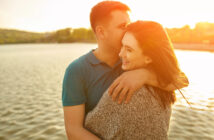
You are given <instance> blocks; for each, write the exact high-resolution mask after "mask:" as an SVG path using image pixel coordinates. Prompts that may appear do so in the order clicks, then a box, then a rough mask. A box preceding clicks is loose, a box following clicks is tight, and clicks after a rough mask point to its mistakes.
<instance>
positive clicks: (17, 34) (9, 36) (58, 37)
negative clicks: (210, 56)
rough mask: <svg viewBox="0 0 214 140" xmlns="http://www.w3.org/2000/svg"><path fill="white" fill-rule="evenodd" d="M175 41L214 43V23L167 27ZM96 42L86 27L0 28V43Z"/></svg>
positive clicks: (91, 32)
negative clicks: (46, 30)
mask: <svg viewBox="0 0 214 140" xmlns="http://www.w3.org/2000/svg"><path fill="white" fill-rule="evenodd" d="M166 30H167V32H168V34H169V37H170V38H171V40H172V42H173V43H205V44H214V23H207V22H200V23H197V24H196V26H195V28H194V29H191V28H190V27H189V26H188V25H186V26H183V27H182V28H166ZM66 42H70V43H72V42H92V43H94V42H96V39H95V36H94V33H93V31H92V30H91V29H86V28H76V29H73V28H65V29H61V30H57V31H55V32H49V33H33V32H26V31H18V30H8V29H0V44H9V43H66Z"/></svg>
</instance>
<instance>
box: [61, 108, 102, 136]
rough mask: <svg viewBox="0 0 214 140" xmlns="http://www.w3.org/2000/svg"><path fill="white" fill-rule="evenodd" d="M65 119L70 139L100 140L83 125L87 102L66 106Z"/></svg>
mask: <svg viewBox="0 0 214 140" xmlns="http://www.w3.org/2000/svg"><path fill="white" fill-rule="evenodd" d="M63 110H64V121H65V129H66V134H67V137H68V140H76V139H78V140H86V139H87V140H100V139H99V138H98V137H97V136H95V135H94V134H92V133H91V132H89V131H88V130H87V129H85V128H84V127H83V122H84V115H85V104H81V105H75V106H65V107H63Z"/></svg>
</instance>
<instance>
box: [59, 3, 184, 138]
mask: <svg viewBox="0 0 214 140" xmlns="http://www.w3.org/2000/svg"><path fill="white" fill-rule="evenodd" d="M129 10H130V9H129V7H128V6H127V5H125V4H123V3H121V2H117V1H103V2H100V3H98V4H97V5H95V6H94V7H93V8H92V9H91V13H90V23H91V27H92V29H93V31H94V34H95V36H96V39H97V44H98V48H97V49H95V50H91V51H90V52H88V53H87V54H85V55H83V56H81V57H79V58H78V59H76V60H75V61H73V62H72V63H71V64H69V66H68V67H67V69H66V71H65V76H64V80H63V91H62V102H63V110H64V121H65V129H66V134H67V137H68V139H69V140H98V139H104V140H143V139H146V140H147V139H154V140H156V139H160V140H165V139H167V132H168V128H169V122H170V116H171V105H172V104H173V103H174V102H175V100H176V96H175V92H174V91H175V90H176V89H181V88H183V87H185V86H187V85H188V79H187V77H186V76H185V74H184V73H183V72H182V71H181V70H180V68H179V65H178V62H177V58H176V56H175V53H174V50H173V46H172V44H171V41H170V39H169V37H168V35H167V33H166V31H165V30H164V28H163V27H162V26H161V25H160V24H159V23H157V22H153V21H136V22H134V23H130V19H129V15H128V13H127V12H128V11H129Z"/></svg>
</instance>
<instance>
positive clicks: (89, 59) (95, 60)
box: [88, 49, 122, 67]
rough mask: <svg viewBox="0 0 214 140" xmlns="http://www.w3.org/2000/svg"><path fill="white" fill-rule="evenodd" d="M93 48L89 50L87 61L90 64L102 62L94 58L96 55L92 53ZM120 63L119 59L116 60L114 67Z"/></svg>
mask: <svg viewBox="0 0 214 140" xmlns="http://www.w3.org/2000/svg"><path fill="white" fill-rule="evenodd" d="M94 50H95V49H93V50H91V51H90V52H89V55H88V61H89V62H90V63H91V64H93V65H97V64H101V63H103V62H101V61H100V60H99V59H97V58H96V56H95V55H94V53H93V51H94ZM120 64H122V61H121V59H119V60H118V62H117V63H116V64H115V66H114V67H117V66H118V65H120Z"/></svg>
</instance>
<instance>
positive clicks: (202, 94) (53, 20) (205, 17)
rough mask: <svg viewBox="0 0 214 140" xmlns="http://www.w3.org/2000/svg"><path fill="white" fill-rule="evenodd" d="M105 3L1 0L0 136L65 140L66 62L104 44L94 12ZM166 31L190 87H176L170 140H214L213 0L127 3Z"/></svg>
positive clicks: (16, 139) (140, 16)
mask: <svg viewBox="0 0 214 140" xmlns="http://www.w3.org/2000/svg"><path fill="white" fill-rule="evenodd" d="M100 1H101V0H90V1H88V0H78V1H71V0H0V95H1V98H0V140H8V139H9V140H10V139H12V140H25V139H26V140H29V139H30V140H47V139H52V140H62V139H66V135H65V129H64V120H63V111H62V103H61V92H62V80H63V77H64V72H65V69H66V67H67V66H68V65H69V64H70V63H71V62H72V61H73V60H75V59H76V58H78V57H79V56H81V55H83V54H85V53H87V52H89V51H90V50H91V49H95V48H97V44H96V40H95V37H94V35H93V32H92V30H91V28H90V22H89V13H90V10H91V8H92V7H93V6H94V5H95V4H97V3H98V2H100ZM120 1H121V2H123V3H125V4H127V5H128V6H129V7H130V8H131V10H132V11H131V12H130V17H131V20H132V21H135V20H153V21H157V22H159V23H161V24H162V25H163V26H164V27H165V28H166V30H167V32H168V34H169V36H170V38H171V40H172V42H173V45H174V48H175V53H176V56H177V58H178V61H179V63H180V67H181V69H182V70H183V71H184V72H185V74H186V75H187V77H188V78H189V82H190V85H189V87H187V88H184V89H183V90H182V92H183V94H184V95H185V97H186V98H187V99H188V101H189V102H190V103H191V105H192V107H190V106H189V105H188V104H187V103H186V102H185V100H184V99H183V98H182V96H181V95H180V93H179V92H176V96H177V102H176V103H175V105H174V106H173V112H172V117H171V121H170V129H169V139H170V140H178V139H179V140H182V139H183V140H185V139H186V140H189V139H194V140H197V139H199V140H201V139H203V140H212V139H214V134H213V132H214V117H213V116H214V86H213V83H214V74H213V72H214V66H213V62H214V53H213V52H214V14H213V13H214V9H213V6H212V5H213V4H212V3H213V2H212V0H203V1H202V0H198V1H194V0H188V1H185V0H162V1H158V0H150V1H145V0H135V1H130V0H120Z"/></svg>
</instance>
